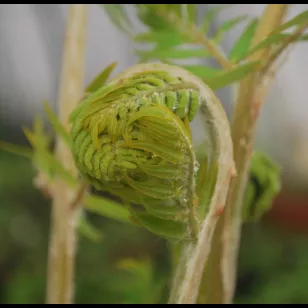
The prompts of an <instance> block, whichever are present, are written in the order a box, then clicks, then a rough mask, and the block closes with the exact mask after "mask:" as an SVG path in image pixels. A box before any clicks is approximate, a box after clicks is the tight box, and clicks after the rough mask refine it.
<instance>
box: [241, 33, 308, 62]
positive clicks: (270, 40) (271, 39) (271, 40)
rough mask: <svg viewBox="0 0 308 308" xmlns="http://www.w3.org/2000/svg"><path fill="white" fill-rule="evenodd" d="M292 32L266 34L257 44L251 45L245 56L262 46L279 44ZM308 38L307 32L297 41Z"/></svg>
mask: <svg viewBox="0 0 308 308" xmlns="http://www.w3.org/2000/svg"><path fill="white" fill-rule="evenodd" d="M291 35H292V33H279V34H272V35H270V36H268V37H267V38H266V39H264V40H263V41H261V42H260V43H259V44H257V45H256V46H255V47H253V48H252V49H251V50H250V51H249V52H248V54H247V55H246V56H249V55H251V54H253V53H255V52H256V51H258V50H260V49H264V48H269V47H272V46H274V45H279V44H281V43H282V42H283V41H284V40H286V39H288V38H289V37H290V36H291ZM307 40H308V35H307V34H302V35H301V36H300V37H299V38H298V39H297V41H307Z"/></svg>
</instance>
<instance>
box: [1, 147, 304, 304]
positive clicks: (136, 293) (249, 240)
mask: <svg viewBox="0 0 308 308" xmlns="http://www.w3.org/2000/svg"><path fill="white" fill-rule="evenodd" d="M0 170H1V172H0V200H1V206H0V245H1V250H0V303H42V302H44V295H45V284H46V282H45V280H46V261H47V244H48V229H49V213H50V202H49V200H47V199H45V198H44V197H43V196H42V194H41V193H40V192H39V191H37V190H35V189H34V188H33V186H32V180H33V176H34V170H33V168H32V166H31V164H30V162H29V161H27V160H26V159H24V158H20V157H16V156H13V155H11V154H7V153H5V152H0ZM287 196H289V194H287ZM284 199H285V198H282V197H280V199H279V198H278V200H281V201H280V202H281V204H282V208H286V206H284V205H283V200H284ZM288 205H290V204H289V203H288ZM295 205H296V204H295ZM305 206H306V207H307V204H306V205H305ZM275 208H276V212H277V213H278V214H277V215H276V216H275V215H274V214H272V215H268V217H266V218H265V219H263V221H261V222H259V223H257V224H252V225H247V226H244V230H243V238H242V245H241V250H240V256H239V273H238V283H237V291H236V302H239V303H307V302H308V292H307V280H308V267H307V260H308V245H307V234H305V232H306V231H307V229H308V228H307V227H306V228H304V227H305V224H306V226H307V221H306V222H305V223H302V228H298V227H299V226H300V224H299V223H298V222H296V220H295V219H296V217H295V218H294V217H293V221H291V220H286V219H284V218H283V216H282V215H280V216H281V217H280V216H279V213H280V212H279V211H278V210H277V209H279V204H277V202H276V206H275V207H274V209H275ZM287 208H288V206H287ZM273 212H274V213H275V211H273ZM293 216H294V215H293ZM90 219H91V221H92V222H93V223H94V224H95V225H96V226H97V227H98V229H99V230H101V231H102V233H103V239H102V241H101V242H99V243H95V242H91V241H89V240H88V239H85V238H83V237H80V238H79V244H78V257H77V267H76V268H77V271H76V274H77V278H76V302H77V303H157V302H164V301H165V300H166V296H167V292H168V276H170V262H169V256H168V245H167V243H166V242H165V241H164V240H161V239H159V238H157V237H155V236H153V235H151V234H149V233H148V232H146V231H144V230H142V229H139V228H136V227H133V226H129V225H126V224H122V223H118V222H114V221H111V220H107V219H104V218H101V217H96V216H91V217H90ZM290 219H292V217H290ZM295 227H297V228H295ZM134 262H135V263H136V264H135V263H134Z"/></svg>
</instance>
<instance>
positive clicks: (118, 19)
mask: <svg viewBox="0 0 308 308" xmlns="http://www.w3.org/2000/svg"><path fill="white" fill-rule="evenodd" d="M101 5H102V6H103V8H104V10H105V12H106V13H107V15H108V16H109V18H110V20H111V21H112V22H113V23H114V25H115V26H117V27H118V28H119V29H120V30H122V31H124V32H126V33H128V34H130V33H131V32H132V26H131V22H130V20H129V18H128V16H127V13H126V12H125V9H124V7H123V4H101Z"/></svg>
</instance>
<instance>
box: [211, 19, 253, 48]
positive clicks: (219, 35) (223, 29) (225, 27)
mask: <svg viewBox="0 0 308 308" xmlns="http://www.w3.org/2000/svg"><path fill="white" fill-rule="evenodd" d="M247 17H248V16H247V15H244V16H238V17H235V18H232V19H230V20H228V21H226V22H225V23H223V24H222V25H221V26H220V27H219V28H218V30H217V32H216V34H215V35H214V37H213V41H214V42H216V43H219V42H221V40H222V39H223V36H224V35H225V34H226V33H227V32H228V31H230V30H232V29H233V28H234V27H235V26H237V25H238V24H239V23H241V22H243V21H244V20H247Z"/></svg>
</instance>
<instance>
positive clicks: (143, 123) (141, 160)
mask: <svg viewBox="0 0 308 308" xmlns="http://www.w3.org/2000/svg"><path fill="white" fill-rule="evenodd" d="M213 100H214V102H215V103H213ZM208 106H211V107H210V108H209V107H208ZM199 108H200V110H201V113H203V116H204V117H206V118H207V121H206V123H205V124H206V129H207V130H208V131H209V132H210V134H211V139H212V150H213V155H212V157H211V159H212V163H214V164H223V165H224V164H225V163H229V161H227V162H225V161H224V157H225V156H224V155H221V153H222V152H221V149H223V148H225V149H226V150H227V151H228V154H227V155H226V156H228V157H231V161H232V155H231V156H230V154H229V153H230V152H232V151H231V150H230V149H231V141H230V140H231V139H230V136H229V127H228V122H227V120H226V118H225V114H224V111H223V109H222V107H221V105H220V103H219V101H218V100H217V99H216V96H215V95H214V94H213V93H212V91H211V90H210V89H209V88H208V87H207V86H206V85H204V83H203V82H202V81H201V80H200V79H199V78H197V77H195V76H194V75H192V74H190V73H189V72H187V71H186V70H184V69H182V68H178V67H175V66H170V65H166V64H140V65H136V66H134V67H132V68H130V69H128V70H126V71H124V72H123V73H122V74H120V75H119V76H117V77H116V78H114V79H112V80H111V81H110V82H109V83H107V84H106V85H102V87H100V88H97V90H96V91H93V92H91V93H89V95H88V96H86V97H85V98H84V99H83V100H82V101H81V102H80V103H79V105H78V106H77V107H76V109H75V110H74V111H73V113H72V114H71V122H72V129H71V134H70V136H71V139H72V150H73V153H74V157H75V161H76V165H77V167H78V169H79V170H80V172H81V174H82V175H83V176H84V177H85V178H86V179H87V180H88V181H89V182H90V183H91V184H92V185H93V186H94V187H95V188H96V189H98V190H100V191H108V192H110V193H112V194H114V195H117V196H119V197H120V198H122V200H123V201H124V202H125V203H128V204H131V205H133V206H130V210H131V214H132V216H133V218H134V220H136V221H137V222H139V223H140V224H141V225H143V226H144V227H146V228H147V229H149V230H150V231H152V232H154V233H157V234H159V235H161V236H166V237H169V238H178V239H185V238H186V239H191V238H196V237H197V234H198V230H199V227H200V221H201V220H202V219H203V217H200V215H198V214H199V213H200V211H199V212H198V211H196V206H197V202H196V200H197V198H196V185H195V181H196V173H197V171H198V162H197V159H196V156H195V151H194V147H193V144H192V140H191V134H190V127H189V122H190V121H192V120H193V119H194V117H195V115H196V113H197V111H198V110H199ZM220 114H223V121H222V122H223V123H219V125H218V124H217V123H216V124H215V125H214V123H215V121H216V120H217V118H220V117H221V115H220ZM226 134H227V136H226ZM225 137H227V142H224V144H223V142H222V140H220V139H221V138H225ZM222 169H224V168H222ZM216 171H217V170H215V172H216ZM215 172H214V173H215ZM221 175H222V174H221V173H219V172H218V173H217V174H214V177H215V178H217V177H220V176H221ZM135 205H139V206H138V207H136V206H135Z"/></svg>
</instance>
